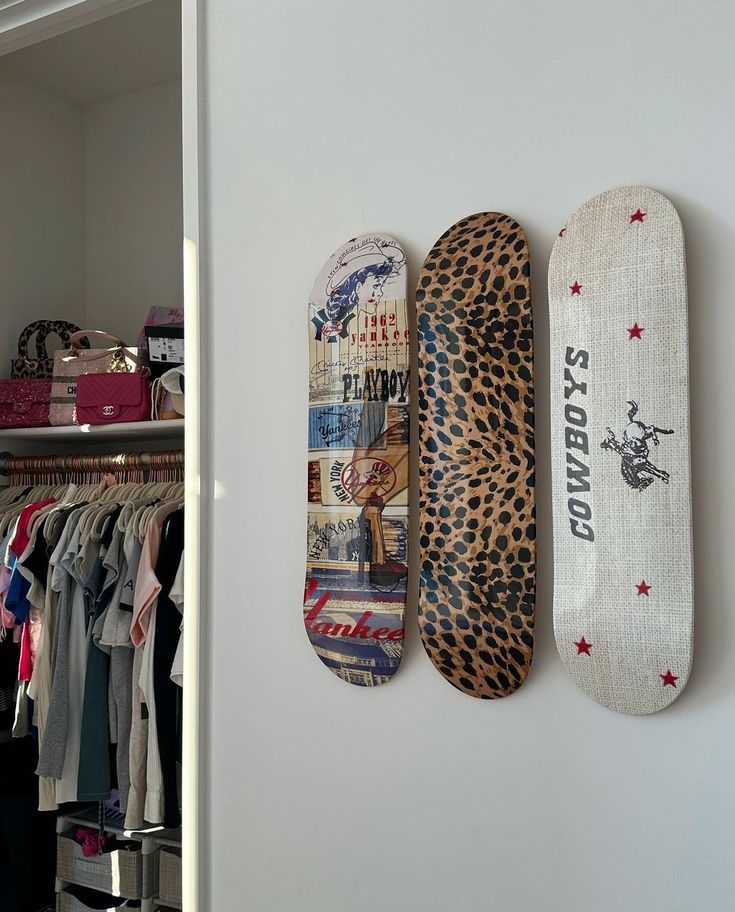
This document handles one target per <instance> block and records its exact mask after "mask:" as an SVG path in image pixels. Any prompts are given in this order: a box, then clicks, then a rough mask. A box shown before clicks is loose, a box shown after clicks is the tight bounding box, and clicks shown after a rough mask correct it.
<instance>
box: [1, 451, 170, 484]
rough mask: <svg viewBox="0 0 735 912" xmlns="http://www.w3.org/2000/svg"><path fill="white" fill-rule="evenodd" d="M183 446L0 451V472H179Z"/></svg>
mask: <svg viewBox="0 0 735 912" xmlns="http://www.w3.org/2000/svg"><path fill="white" fill-rule="evenodd" d="M183 468H184V451H183V450H159V451H155V452H150V453H94V454H90V453H83V454H78V455H68V456H13V455H12V454H11V453H7V452H6V453H0V475H11V476H21V477H23V478H26V477H31V476H35V475H82V474H88V473H89V474H103V473H110V474H113V475H118V474H129V473H131V472H154V473H155V472H161V471H165V470H167V469H168V470H172V471H174V472H183Z"/></svg>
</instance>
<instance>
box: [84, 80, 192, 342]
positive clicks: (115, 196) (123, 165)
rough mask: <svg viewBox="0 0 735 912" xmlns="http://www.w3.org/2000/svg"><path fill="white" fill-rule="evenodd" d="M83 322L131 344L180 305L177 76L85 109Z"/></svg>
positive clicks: (179, 94) (178, 97) (180, 204)
mask: <svg viewBox="0 0 735 912" xmlns="http://www.w3.org/2000/svg"><path fill="white" fill-rule="evenodd" d="M84 145H85V156H86V157H85V190H86V196H85V209H86V262H87V273H86V300H87V326H88V328H90V329H104V330H107V331H108V332H112V333H114V334H116V335H119V336H121V337H122V338H123V339H125V341H126V342H128V343H129V344H131V345H132V344H134V343H135V340H136V339H137V338H138V333H139V332H140V328H141V326H142V325H143V322H144V320H145V317H146V314H147V313H148V310H149V308H150V307H151V306H153V305H160V306H162V307H181V306H182V304H183V301H182V297H183V291H182V272H181V243H182V203H181V82H180V81H178V80H177V81H176V82H170V83H166V84H164V85H160V86H155V87H154V88H151V89H145V90H143V91H142V92H133V93H129V94H127V95H122V96H120V97H118V98H113V99H111V100H110V101H104V102H100V103H99V104H93V105H89V106H88V107H86V108H85V109H84Z"/></svg>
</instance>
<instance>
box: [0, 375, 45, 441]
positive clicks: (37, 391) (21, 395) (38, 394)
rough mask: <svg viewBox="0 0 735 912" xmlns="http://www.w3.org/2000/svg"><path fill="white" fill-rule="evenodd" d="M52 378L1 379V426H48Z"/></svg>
mask: <svg viewBox="0 0 735 912" xmlns="http://www.w3.org/2000/svg"><path fill="white" fill-rule="evenodd" d="M50 409H51V381H50V380H0V428H3V429H5V428H32V427H48V426H49V423H50V422H49V412H50Z"/></svg>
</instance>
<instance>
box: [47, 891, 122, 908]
mask: <svg viewBox="0 0 735 912" xmlns="http://www.w3.org/2000/svg"><path fill="white" fill-rule="evenodd" d="M117 902H118V900H116V899H115V897H114V896H106V895H105V894H103V893H97V892H94V891H91V890H86V888H83V889H82V890H80V895H79V896H75V895H74V894H73V893H70V892H68V891H67V890H63V891H62V892H61V893H59V895H58V897H57V902H56V909H57V912H131V910H132V909H135V906H129V905H127V906H125V907H123V906H118V905H117ZM138 908H140V906H138Z"/></svg>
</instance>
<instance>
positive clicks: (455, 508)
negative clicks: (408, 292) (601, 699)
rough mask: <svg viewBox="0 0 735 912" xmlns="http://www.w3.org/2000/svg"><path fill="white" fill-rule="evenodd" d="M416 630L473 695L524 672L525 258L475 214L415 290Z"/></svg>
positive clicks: (529, 576) (487, 217)
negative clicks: (418, 570) (418, 571)
mask: <svg viewBox="0 0 735 912" xmlns="http://www.w3.org/2000/svg"><path fill="white" fill-rule="evenodd" d="M416 307H417V312H418V337H419V344H418V347H419V362H418V363H419V386H418V395H419V419H420V423H419V468H420V479H419V484H420V506H421V520H420V542H419V544H420V566H421V580H420V593H419V627H420V631H421V638H422V641H423V644H424V647H425V649H426V652H427V653H428V655H429V657H430V658H431V660H432V662H433V663H434V665H435V666H436V668H437V669H438V670H439V671H440V672H441V674H442V675H444V677H445V678H446V679H447V680H448V681H449V682H450V683H451V684H453V685H454V686H455V687H457V688H459V690H462V691H463V692H464V693H466V694H470V695H471V696H474V697H482V698H486V699H492V698H495V697H504V696H506V695H508V694H510V693H512V692H513V691H514V690H515V689H516V688H518V687H519V686H520V685H521V684H522V683H523V680H524V679H525V677H526V675H527V673H528V669H529V667H530V664H531V658H532V652H533V623H534V604H535V590H536V568H535V553H536V547H535V540H536V529H535V524H534V523H535V501H534V399H533V325H532V315H531V288H530V264H529V257H528V246H527V243H526V238H525V235H524V234H523V231H522V229H521V227H520V226H519V225H518V223H517V222H516V221H514V220H513V219H512V218H510V217H509V216H507V215H503V214H501V213H497V212H481V213H478V214H477V215H472V216H470V217H468V218H465V219H462V221H460V222H458V223H457V224H456V225H453V226H452V227H451V228H449V230H448V231H446V232H445V233H444V234H443V235H442V236H441V238H439V240H438V241H437V242H436V244H435V245H434V248H433V249H432V250H431V252H430V253H429V255H428V257H427V258H426V261H425V263H424V266H423V268H422V270H421V274H420V276H419V282H418V290H417V292H416Z"/></svg>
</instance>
